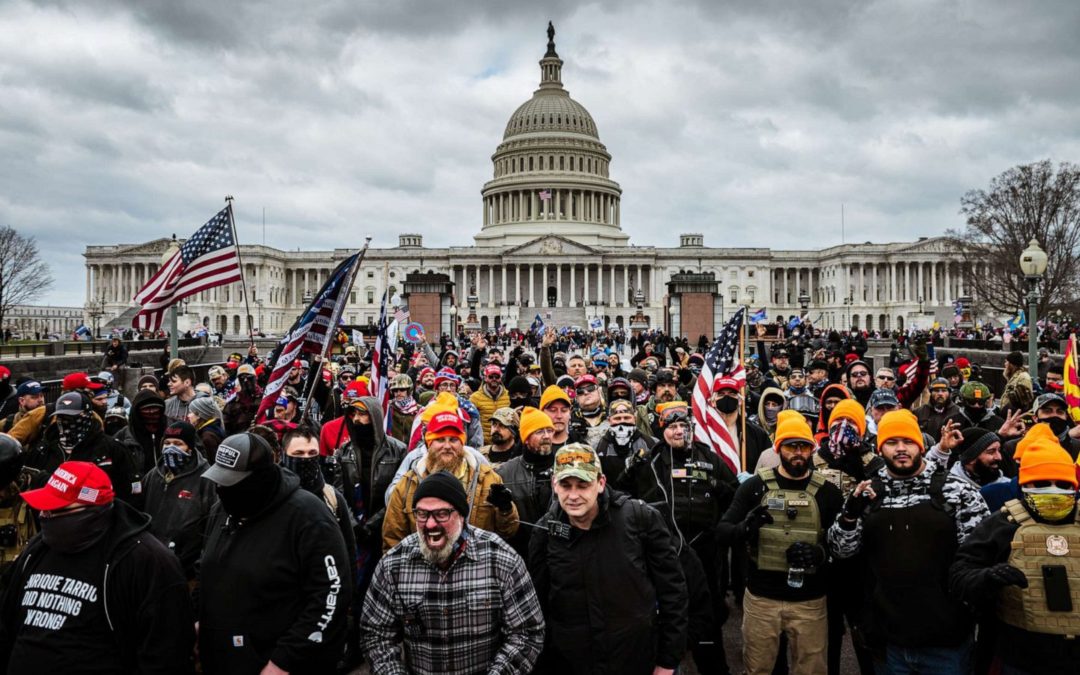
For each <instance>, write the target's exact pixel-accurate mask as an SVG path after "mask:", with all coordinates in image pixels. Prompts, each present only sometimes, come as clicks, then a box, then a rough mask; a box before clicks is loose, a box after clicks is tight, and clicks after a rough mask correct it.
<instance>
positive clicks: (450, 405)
mask: <svg viewBox="0 0 1080 675" xmlns="http://www.w3.org/2000/svg"><path fill="white" fill-rule="evenodd" d="M457 409H458V399H457V396H455V395H454V394H451V393H450V392H448V391H443V392H439V395H438V396H436V397H435V400H434V401H432V402H431V403H429V404H428V406H427V407H426V408H424V411H423V412H422V413H420V421H421V422H422V423H424V424H427V423H428V422H430V421H431V418H432V417H434V416H435V415H436V414H438V413H441V412H447V411H450V412H455V413H456V412H457Z"/></svg>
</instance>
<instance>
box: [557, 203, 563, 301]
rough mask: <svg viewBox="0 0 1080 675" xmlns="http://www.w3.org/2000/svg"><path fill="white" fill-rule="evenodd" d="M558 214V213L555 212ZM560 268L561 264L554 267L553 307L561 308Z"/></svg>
mask: <svg viewBox="0 0 1080 675" xmlns="http://www.w3.org/2000/svg"><path fill="white" fill-rule="evenodd" d="M555 213H556V214H558V211H556V212H555ZM562 268H563V266H562V265H561V264H558V265H555V306H556V307H562V306H563V300H562Z"/></svg>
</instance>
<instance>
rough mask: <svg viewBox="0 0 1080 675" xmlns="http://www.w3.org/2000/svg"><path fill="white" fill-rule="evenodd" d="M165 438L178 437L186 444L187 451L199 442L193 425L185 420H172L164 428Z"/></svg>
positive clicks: (193, 448) (194, 447)
mask: <svg viewBox="0 0 1080 675" xmlns="http://www.w3.org/2000/svg"><path fill="white" fill-rule="evenodd" d="M165 438H179V439H180V440H182V441H183V442H184V444H185V445H187V447H188V450H189V451H192V450H195V449H196V445H197V444H198V442H199V440H198V436H197V435H196V434H195V427H193V426H191V425H190V424H188V423H187V422H173V423H172V424H170V425H169V426H168V427H166V428H165Z"/></svg>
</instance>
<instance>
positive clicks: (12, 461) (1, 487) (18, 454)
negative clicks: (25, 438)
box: [0, 434, 37, 589]
mask: <svg viewBox="0 0 1080 675" xmlns="http://www.w3.org/2000/svg"><path fill="white" fill-rule="evenodd" d="M29 485H30V479H29V476H28V475H27V474H26V473H25V470H24V469H23V455H22V445H21V444H20V443H19V442H18V441H17V440H15V439H14V438H12V437H11V436H8V435H7V434H0V589H2V588H3V581H2V580H3V579H5V578H6V577H7V575H6V574H5V573H6V572H7V568H8V566H9V565H10V564H11V563H13V562H15V559H16V558H18V557H19V554H20V553H22V550H23V549H24V548H25V547H26V544H27V542H29V541H30V539H31V537H33V536H34V534H36V533H37V525H36V524H35V521H34V518H33V516H32V515H31V514H30V507H28V506H27V505H26V502H24V501H23V498H22V497H21V496H20V495H19V493H20V492H21V491H23V490H25V489H26V488H27V487H28V486H29Z"/></svg>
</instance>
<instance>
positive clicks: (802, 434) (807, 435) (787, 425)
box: [773, 410, 815, 452]
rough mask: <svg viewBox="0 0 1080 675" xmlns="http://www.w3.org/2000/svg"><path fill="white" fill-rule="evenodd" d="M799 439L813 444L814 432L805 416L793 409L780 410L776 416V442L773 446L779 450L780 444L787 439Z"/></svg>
mask: <svg viewBox="0 0 1080 675" xmlns="http://www.w3.org/2000/svg"><path fill="white" fill-rule="evenodd" d="M794 440H800V441H805V442H807V443H809V444H810V445H815V443H814V432H812V431H811V430H810V425H809V424H808V423H807V421H806V418H805V417H803V416H802V413H799V412H797V411H795V410H781V411H780V414H779V415H777V416H776V442H775V444H774V445H773V447H774V448H775V449H776V450H777V451H778V452H779V450H780V446H781V445H783V444H784V443H786V442H788V441H794Z"/></svg>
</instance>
